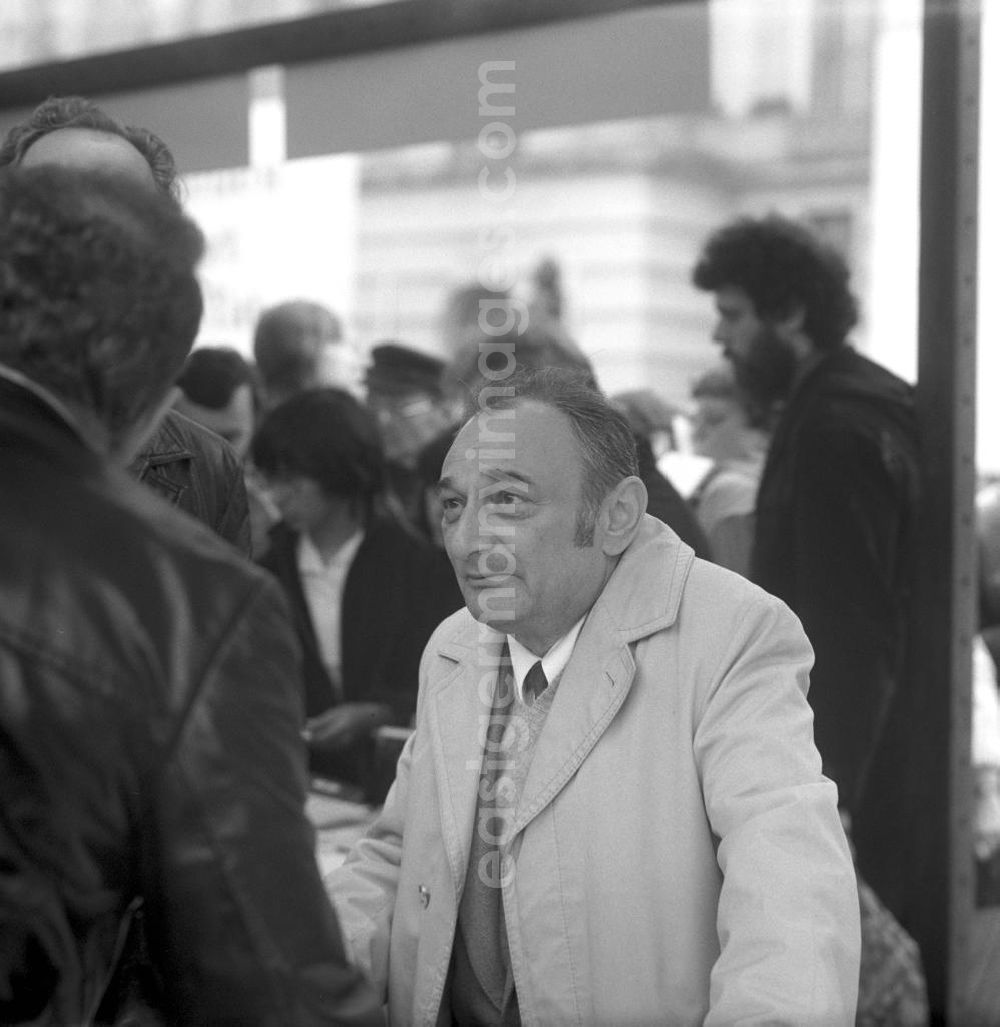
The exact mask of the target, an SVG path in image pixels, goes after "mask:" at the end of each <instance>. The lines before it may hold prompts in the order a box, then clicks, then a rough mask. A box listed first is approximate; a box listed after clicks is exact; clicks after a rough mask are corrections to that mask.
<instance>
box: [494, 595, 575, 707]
mask: <svg viewBox="0 0 1000 1027" xmlns="http://www.w3.org/2000/svg"><path fill="white" fill-rule="evenodd" d="M586 619H587V615H586V614H584V615H583V616H582V617H581V618H580V619H579V620H578V621H577V622H576V623H575V624H574V625H573V627H571V628H570V629H569V631H567V632H566V634H565V635H563V636H562V638H560V639H558V640H557V641H556V642H554V643H553V644H552V646H551V647H550V648H549V651H548V652H547V653H546V654H545V655H544V656H543V657H542V670H543V671H545V679H546V681H548V682H549V684H552V682H553V681H555V680H556V678H557V677H559V675H560V674H561V673H562V672H563V671H564V670H565V669H566V664H567V663H569V658H570V656H572V655H573V647H574V646H575V645H576V639H577V636H578V635H579V634H580V629H581V628H582V627H583V622H584V621H585V620H586ZM507 649H508V651H509V652H510V665H511V670H513V671H514V686H515V687H516V688H517V698H518V699H519V700H520V701H521V702H524V679H525V677H527V674H528V671H529V670H531V668H532V667H534V665H535V664H536V663H537V662H538V657H537V656H536V655H535V654H534V653H533V652H532V651H531V650H530V649H527V648H525V647H524V646H523V645H521V643H520V642H518V640H517V639H516V638H515V637H514V636H513V635H508V636H507Z"/></svg>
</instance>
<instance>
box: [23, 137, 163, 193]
mask: <svg viewBox="0 0 1000 1027" xmlns="http://www.w3.org/2000/svg"><path fill="white" fill-rule="evenodd" d="M43 164H44V165H51V164H55V165H58V166H60V167H64V168H80V169H81V170H82V171H108V172H114V173H116V174H119V175H125V176H127V177H128V178H130V179H132V180H133V181H135V182H136V183H138V184H139V185H141V186H143V187H145V188H149V189H151V190H153V191H155V190H156V180H155V179H154V178H153V172H152V171H151V170H150V167H149V164H147V163H146V158H145V157H143V155H142V154H141V153H140V152H139V151H138V150H137V149H136V148H135V147H134V146H133V145H132V144H131V143H130V142H129V141H128V140H127V139H122V138H121V136H116V135H112V134H111V133H109V132H98V131H96V130H95V129H91V128H59V129H56V131H55V132H49V134H48V135H44V136H42V137H41V138H40V139H36V140H35V142H33V143H32V144H31V146H29V147H28V149H27V150H26V151H25V154H24V156H23V157H22V158H21V166H22V167H25V168H31V167H39V166H41V165H43Z"/></svg>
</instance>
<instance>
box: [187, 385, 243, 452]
mask: <svg viewBox="0 0 1000 1027" xmlns="http://www.w3.org/2000/svg"><path fill="white" fill-rule="evenodd" d="M174 406H175V407H176V408H177V409H178V410H179V411H180V412H181V413H182V414H184V415H185V416H186V417H190V418H191V420H192V421H197V422H198V423H199V424H201V425H204V426H205V427H206V428H208V429H209V430H210V431H214V432H215V434H216V435H221V436H222V437H223V438H224V439H225V440H226V441H227V442H228V443H229V444H230V445H231V446H232V447H233V449H235V450H236V454H237V456H239V457H241V458H242V457H243V456H244V455H245V454H246V451H247V447H248V446H249V445H250V438H251V436H252V435H253V391H252V390H251V388H250V386H249V385H240V386H238V387H237V388H236V389H234V390H233V394H232V396H231V397H230V399H229V402H228V403H227V404H226V405H225V406H224V407H222V408H221V409H218V410H215V409H213V408H212V407H204V406H202V405H201V404H200V403H193V402H192V401H191V400H190V399H188V398H187V396H184V395H181V396H180V398H179V399H178V400H177V402H176V403H175V404H174Z"/></svg>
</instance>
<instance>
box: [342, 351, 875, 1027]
mask: <svg viewBox="0 0 1000 1027" xmlns="http://www.w3.org/2000/svg"><path fill="white" fill-rule="evenodd" d="M479 410H480V413H479V414H478V415H477V416H475V417H473V418H472V419H471V420H470V421H469V422H468V423H467V424H466V425H465V426H464V427H463V429H462V430H461V432H460V433H459V435H458V437H457V438H456V441H455V443H454V445H453V446H452V448H451V450H450V452H449V453H448V455H447V457H446V458H445V461H444V467H443V470H442V477H441V481H440V485H439V489H440V496H441V500H442V504H443V509H444V514H443V520H444V538H445V542H446V545H447V549H448V553H449V555H450V557H451V560H452V563H453V564H454V567H455V571H456V574H457V576H458V580H459V584H460V586H461V588H462V592H463V595H464V598H465V602H466V607H467V609H465V610H462V611H459V612H458V613H456V614H454V615H453V616H451V617H449V618H448V619H447V620H446V621H445V622H444V623H443V624H442V625H441V626H440V627H439V628H438V629H437V631H436V633H435V634H434V636H433V637H432V638H431V640H430V642H429V644H428V646H427V648H426V650H425V652H424V657H423V661H422V665H421V671H420V675H421V678H420V698H419V701H418V707H417V721H416V730H415V732H414V734H413V736H412V737H411V738H410V740H409V741H408V742H407V744H406V747H405V748H404V750H403V753H402V756H401V758H400V761H399V766H398V769H397V776H396V782H395V785H394V786H393V788H392V790H391V792H390V794H389V796H388V798H387V800H386V803H385V806H384V809H383V811H382V814H381V816H380V817H379V819H378V820H377V822H376V823H375V824H374V826H373V828H372V829H371V831H370V832H369V834H368V835H367V836H366V837H365V838H364V839H363V840H362V841H361V842H360V843H359V844H358V845H357V846H356V848H355V849H354V851H353V852H352V853H351V854H350V856H349V857H348V859H347V861H346V862H345V864H344V865H343V866H342V867H340V868H338V870H336V871H335V872H334V873H333V874H332V875H331V876H330V877H329V878H328V881H327V886H328V889H329V890H330V894H331V896H332V898H333V899H334V902H335V905H336V907H337V909H338V912H339V915H340V919H341V923H342V926H343V930H344V933H345V939H346V941H347V943H348V947H349V950H350V951H351V952H352V954H353V958H354V960H355V961H356V962H357V963H358V964H359V965H360V966H361V967H362V968H363V969H364V970H365V971H366V972H367V974H368V975H369V976H370V977H371V979H372V980H373V981H374V982H375V986H376V990H377V992H378V993H379V994H381V996H382V998H383V1000H384V1001H386V1002H387V1003H388V1009H389V1016H390V1021H391V1022H392V1023H393V1024H400V1025H402V1024H452V1023H457V1024H487V1023H488V1024H518V1023H523V1024H526V1025H527V1024H533V1025H534V1024H537V1025H544V1027H552V1025H556V1024H570V1023H573V1024H595V1025H596V1024H601V1025H607V1024H654V1023H657V1024H701V1023H706V1024H717V1025H718V1024H733V1023H737V1022H738V1023H741V1024H765V1023H766V1024H789V1025H795V1027H802V1025H806V1024H815V1025H817V1027H818V1025H822V1027H830V1025H833V1024H845V1025H846V1024H852V1023H853V1022H854V1013H855V1003H856V996H857V984H858V961H859V924H858V920H859V915H858V898H857V886H856V880H855V874H854V870H853V868H852V864H851V857H850V854H849V852H848V847H847V844H846V840H845V837H844V833H843V830H842V828H841V825H840V819H839V817H838V814H837V792H836V788H835V786H834V785H833V784H832V783H831V782H830V781H829V780H827V779H825V778H824V777H823V776H822V773H821V769H820V757H819V754H818V752H817V750H816V748H815V746H814V744H813V732H812V714H811V712H810V709H809V706H808V704H807V702H806V690H807V687H808V681H809V668H810V666H811V663H812V651H811V649H810V646H809V643H808V641H807V640H806V637H805V635H804V634H803V632H802V629H801V627H800V625H799V623H798V621H797V620H796V619H795V617H794V616H793V615H792V614H791V613H790V612H789V610H788V609H787V608H786V607H785V606H784V605H783V604H782V603H781V602H779V601H778V600H776V599H774V598H773V597H771V596H769V595H767V594H766V593H765V592H763V591H761V590H760V589H759V588H756V587H755V586H753V585H751V584H750V583H748V582H747V581H746V580H744V579H743V578H741V577H739V576H737V575H735V574H733V573H730V572H728V571H726V570H724V569H722V568H719V567H716V566H713V565H711V564H709V563H706V562H704V561H702V560H699V559H696V558H695V557H694V555H693V552H692V550H691V549H690V548H689V547H688V546H686V545H685V544H684V543H682V542H681V541H680V539H679V538H678V537H677V536H676V535H675V534H674V533H673V532H672V531H671V530H670V529H669V528H668V527H666V526H665V525H664V524H662V523H661V522H659V521H657V520H654V519H653V518H651V517H649V516H647V515H646V514H645V505H646V495H645V489H644V487H643V485H642V483H641V481H640V480H639V478H638V477H637V476H636V466H635V451H634V446H633V443H632V441H631V439H632V436H631V432H630V431H629V428H628V425H627V424H626V422H625V421H624V419H623V418H622V417H621V416H620V415H619V414H618V413H617V412H615V411H614V410H613V409H611V408H610V407H609V406H608V405H607V403H606V402H605V401H604V400H603V399H602V398H601V397H600V396H599V395H598V394H597V393H596V392H594V391H593V389H591V388H589V387H588V386H587V385H586V384H584V383H583V382H582V381H580V380H579V379H578V378H576V377H575V376H574V375H573V374H572V373H568V372H564V371H554V370H546V371H541V372H534V373H528V374H524V373H523V372H517V373H515V374H514V375H513V376H512V377H509V378H507V379H506V380H499V381H497V382H495V383H493V384H492V385H490V386H489V387H488V388H487V389H485V390H484V392H482V393H481V394H480V398H479Z"/></svg>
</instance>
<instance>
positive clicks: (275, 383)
mask: <svg viewBox="0 0 1000 1027" xmlns="http://www.w3.org/2000/svg"><path fill="white" fill-rule="evenodd" d="M253 357H254V361H255V362H256V364H257V371H258V373H259V375H260V383H261V388H262V390H263V395H264V403H265V405H266V406H269V407H272V406H275V405H277V404H278V403H281V402H282V401H284V400H286V399H288V398H289V397H290V396H294V395H295V394H296V393H298V392H302V391H304V390H306V389H316V388H322V387H324V386H334V387H336V388H341V389H346V390H347V391H349V392H350V391H354V390H356V389H357V385H358V371H359V366H358V360H357V355H356V353H355V351H354V347H353V346H352V344H351V343H350V342H349V341H348V340H346V339H345V338H344V332H343V329H342V327H341V324H340V320H339V318H338V317H337V315H336V314H334V312H333V311H332V310H330V309H329V308H328V307H325V306H323V304H321V303H314V302H312V301H311V300H289V301H288V302H285V303H279V304H277V305H276V306H273V307H269V308H268V309H267V310H264V311H263V312H262V313H261V315H260V317H259V318H258V319H257V324H256V326H255V328H254V337H253Z"/></svg>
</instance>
